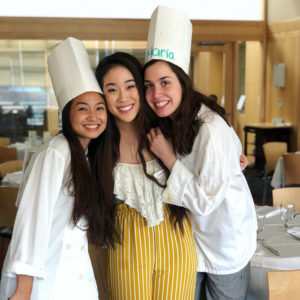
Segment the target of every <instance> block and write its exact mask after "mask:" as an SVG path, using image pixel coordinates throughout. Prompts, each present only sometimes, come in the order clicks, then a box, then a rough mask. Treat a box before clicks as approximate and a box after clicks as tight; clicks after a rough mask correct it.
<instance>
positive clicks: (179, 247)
mask: <svg viewBox="0 0 300 300" xmlns="http://www.w3.org/2000/svg"><path fill="white" fill-rule="evenodd" d="M118 209H119V211H118V216H117V222H118V223H119V226H120V229H121V232H122V234H121V237H122V245H120V244H117V245H116V247H115V249H110V250H109V267H108V284H109V289H110V298H111V299H113V300H117V299H119V300H150V299H155V300H158V299H161V300H168V299H172V300H176V299H178V300H179V299H180V300H183V299H184V300H188V299H191V300H192V299H194V293H195V283H196V271H197V265H198V261H197V253H196V248H195V245H194V239H193V235H192V230H191V226H190V223H189V221H188V219H187V218H186V219H185V221H184V234H182V233H181V232H180V230H179V227H178V226H177V227H176V229H175V228H174V226H173V225H172V224H171V223H170V221H169V211H168V207H167V206H166V205H164V216H165V221H164V222H162V223H160V224H159V225H157V226H154V227H151V228H149V227H147V224H146V221H145V219H144V218H143V217H142V216H141V215H140V214H139V213H138V212H137V211H136V210H135V209H133V208H130V207H128V206H127V205H125V204H121V205H119V206H118Z"/></svg>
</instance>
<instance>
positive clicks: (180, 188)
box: [162, 159, 193, 206]
mask: <svg viewBox="0 0 300 300" xmlns="http://www.w3.org/2000/svg"><path fill="white" fill-rule="evenodd" d="M192 178H193V173H192V172H191V171H190V170H189V169H188V168H187V167H186V166H185V165H184V164H183V163H182V162H181V161H180V160H179V159H177V160H176V162H175V164H174V165H173V168H172V170H171V173H170V176H169V178H168V181H167V187H166V188H165V190H164V192H163V195H162V199H163V202H165V203H168V204H173V205H177V206H183V195H184V191H185V187H186V186H187V184H188V182H189V181H190V180H191V179H192ZM171 187H172V188H171Z"/></svg>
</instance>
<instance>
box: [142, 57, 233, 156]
mask: <svg viewBox="0 0 300 300" xmlns="http://www.w3.org/2000/svg"><path fill="white" fill-rule="evenodd" d="M157 62H164V63H166V64H167V65H168V66H169V67H170V68H171V70H172V71H173V72H174V73H175V75H176V76H177V78H178V80H179V82H180V85H181V89H182V101H181V102H180V105H179V107H178V108H177V109H176V111H175V112H174V113H173V114H172V119H171V118H170V117H164V118H160V117H158V116H157V115H156V114H155V113H151V114H150V113H147V110H144V111H145V112H146V113H145V115H144V116H143V117H142V118H143V119H144V120H143V123H144V124H145V126H144V127H143V130H144V133H143V134H146V133H148V132H149V130H150V129H151V128H153V127H157V126H158V127H160V129H161V130H162V132H163V133H164V135H166V136H167V137H169V138H171V140H172V143H173V147H174V150H175V151H176V152H177V153H178V154H180V155H187V154H189V153H191V151H192V148H193V144H194V140H195V138H196V135H197V134H198V131H199V128H200V126H201V125H202V123H203V121H202V120H201V119H199V118H198V117H197V115H198V112H199V110H200V108H201V106H202V104H204V105H206V106H208V107H209V108H210V109H211V110H212V111H214V112H216V113H217V114H218V115H219V116H221V117H222V118H223V119H224V121H225V122H226V123H227V125H228V126H230V124H229V123H228V121H227V119H226V113H225V109H224V108H223V107H222V106H220V105H218V104H217V103H216V102H215V101H214V100H212V99H211V98H209V97H207V96H205V95H204V94H201V93H199V92H197V91H195V90H194V87H193V82H192V80H191V78H190V77H189V76H188V75H187V74H186V73H185V72H184V71H183V70H182V69H181V68H180V67H178V66H176V65H174V64H172V63H170V62H167V61H163V60H151V61H149V62H148V63H146V64H145V66H144V68H143V73H145V71H146V69H147V68H148V67H149V66H151V65H153V64H155V63H157ZM147 106H148V110H149V109H150V107H149V105H148V104H147ZM151 110H152V109H151ZM146 143H147V141H146V140H145V139H144V140H143V144H146Z"/></svg>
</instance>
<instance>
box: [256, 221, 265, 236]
mask: <svg viewBox="0 0 300 300" xmlns="http://www.w3.org/2000/svg"><path fill="white" fill-rule="evenodd" d="M264 229H265V216H264V215H258V216H257V240H258V241H263V240H264V234H263V232H264Z"/></svg>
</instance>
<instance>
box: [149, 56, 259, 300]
mask: <svg viewBox="0 0 300 300" xmlns="http://www.w3.org/2000/svg"><path fill="white" fill-rule="evenodd" d="M144 83H145V88H146V92H145V93H146V101H147V103H148V105H149V107H150V108H151V109H152V110H153V111H154V112H155V114H156V116H157V118H155V119H152V120H151V119H149V118H148V116H149V114H146V115H145V118H146V119H148V120H147V121H146V124H147V125H146V128H145V131H148V130H149V131H148V132H149V133H148V135H147V138H148V142H149V144H150V149H151V151H152V152H153V153H154V154H155V155H156V156H157V157H159V158H160V160H161V161H162V162H163V163H164V165H165V166H166V167H167V168H168V169H169V171H170V176H169V178H168V182H167V187H166V189H165V191H164V194H163V196H164V202H166V203H170V204H174V205H178V206H181V207H184V208H186V209H188V211H189V212H188V216H189V219H190V221H191V223H192V227H193V233H194V238H195V241H196V248H197V252H198V260H199V266H198V274H197V291H196V298H195V299H200V295H201V293H203V290H205V293H206V297H207V299H245V295H246V292H247V287H248V284H249V279H250V274H249V273H250V264H249V261H250V258H251V256H252V254H253V253H254V251H255V248H256V218H255V210H254V205H253V200H252V197H251V194H250V191H249V188H248V185H247V182H246V180H245V178H244V176H243V174H242V171H241V167H240V159H239V158H240V154H241V151H242V149H241V144H240V142H239V139H238V137H237V136H236V134H235V132H234V130H233V129H232V127H231V126H230V124H229V123H228V122H227V120H226V118H225V112H224V109H223V108H222V107H220V106H218V105H217V104H216V103H215V102H214V101H212V100H211V99H209V98H208V97H205V96H204V95H202V94H200V93H198V92H196V91H195V90H194V89H193V86H192V81H191V79H190V77H189V76H188V75H187V74H186V72H184V71H183V70H182V69H181V68H180V67H179V66H177V65H175V64H173V63H171V62H167V61H164V60H155V59H152V60H150V61H149V62H148V63H147V64H146V65H145V67H144ZM151 127H154V128H152V129H150V128H151Z"/></svg>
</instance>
